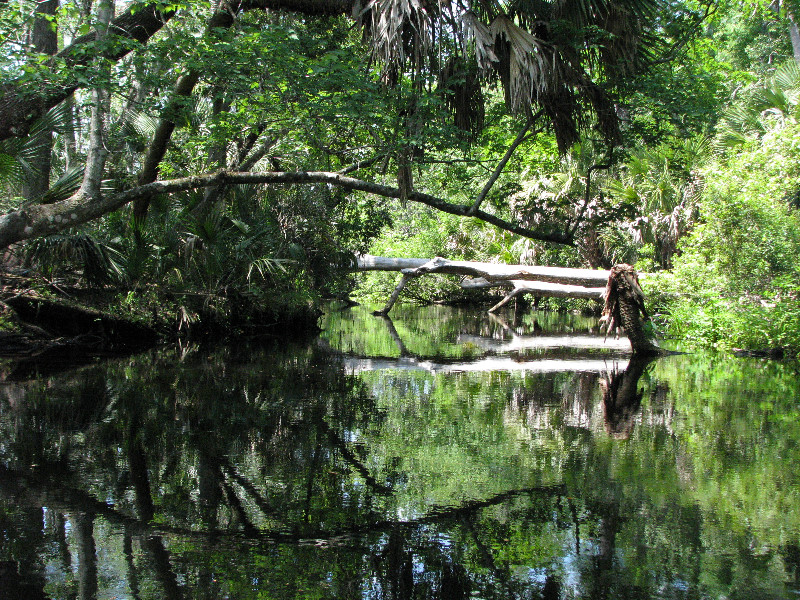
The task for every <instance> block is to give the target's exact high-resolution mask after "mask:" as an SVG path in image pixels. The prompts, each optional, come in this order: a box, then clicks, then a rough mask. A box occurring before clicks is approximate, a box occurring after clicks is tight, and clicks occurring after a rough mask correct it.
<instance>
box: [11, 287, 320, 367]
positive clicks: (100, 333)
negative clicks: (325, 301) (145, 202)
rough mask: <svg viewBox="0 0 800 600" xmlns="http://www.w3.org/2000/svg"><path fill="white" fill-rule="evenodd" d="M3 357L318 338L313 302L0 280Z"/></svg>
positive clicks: (79, 354)
mask: <svg viewBox="0 0 800 600" xmlns="http://www.w3.org/2000/svg"><path fill="white" fill-rule="evenodd" d="M0 281H1V282H2V286H1V287H0V357H4V358H20V359H30V358H41V359H46V358H47V357H64V356H69V357H75V356H81V355H103V354H115V353H128V352H135V351H138V350H142V349H145V348H148V347H153V346H156V345H158V344H161V343H167V342H171V341H175V340H178V339H187V340H204V339H212V340H214V341H221V340H225V339H234V338H237V337H253V336H269V335H281V334H286V333H291V334H293V335H296V336H304V335H314V334H316V333H318V332H319V327H318V325H317V321H318V319H319V316H320V314H321V311H320V310H319V309H318V308H317V307H316V306H315V305H314V304H313V303H311V302H291V303H290V302H288V301H287V299H285V298H282V297H276V298H274V299H272V301H258V300H257V299H256V298H248V297H246V296H244V295H242V294H228V295H221V294H203V293H200V292H195V293H191V294H190V293H181V294H176V293H172V292H169V291H165V290H161V289H159V288H158V287H157V286H152V285H151V286H141V287H138V288H135V289H124V290H122V289H119V288H112V287H105V288H88V287H81V286H76V285H69V284H66V283H63V282H54V281H48V280H46V279H44V278H42V277H40V276H36V275H28V274H14V273H3V274H2V275H1V276H0Z"/></svg>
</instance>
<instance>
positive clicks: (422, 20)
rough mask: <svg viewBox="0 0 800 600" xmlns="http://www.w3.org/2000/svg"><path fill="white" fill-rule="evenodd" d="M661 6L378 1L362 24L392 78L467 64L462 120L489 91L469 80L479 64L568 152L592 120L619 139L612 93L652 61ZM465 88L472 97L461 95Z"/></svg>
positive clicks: (618, 0)
mask: <svg viewBox="0 0 800 600" xmlns="http://www.w3.org/2000/svg"><path fill="white" fill-rule="evenodd" d="M657 8H658V0H565V1H559V2H555V1H549V2H548V1H540V0H539V1H537V0H475V1H474V2H471V1H469V0H454V1H451V2H440V3H434V2H424V1H423V0H372V1H371V2H369V3H368V4H367V5H366V8H365V9H364V11H363V12H361V13H360V20H361V22H362V24H363V25H364V27H365V29H366V32H367V34H368V36H369V39H370V40H371V43H372V48H373V53H374V56H375V57H376V58H377V59H378V60H380V61H381V62H382V64H383V65H384V78H385V80H386V81H388V82H390V83H391V82H395V81H397V79H398V75H399V73H406V74H411V76H412V77H418V76H419V75H420V74H421V73H424V72H425V70H426V69H427V68H431V67H434V68H435V67H437V65H438V66H442V67H443V66H447V67H448V69H449V70H450V72H451V73H452V65H453V60H454V59H460V60H462V61H463V64H464V68H463V69H462V72H461V73H458V75H459V76H460V77H461V79H460V80H458V81H456V82H455V83H451V84H450V85H451V86H453V89H451V92H452V93H453V94H454V95H455V96H456V97H458V98H460V102H459V103H457V104H456V106H454V107H453V108H454V109H455V110H456V112H457V113H458V112H459V111H460V112H462V113H464V112H465V111H468V110H469V108H470V107H471V106H473V103H472V101H473V100H474V95H477V94H480V93H481V90H480V87H478V86H475V85H474V83H473V81H472V80H471V79H470V78H469V77H468V76H467V75H468V74H469V73H470V69H469V66H468V65H469V64H473V65H476V66H477V68H478V69H479V73H480V75H481V76H482V77H483V78H484V79H488V80H492V79H494V80H499V81H500V82H501V84H502V86H503V89H504V91H505V96H506V102H507V104H508V106H509V108H510V109H511V110H512V112H514V113H517V114H523V115H531V114H532V113H533V112H536V111H537V110H541V114H542V115H543V116H545V117H546V118H547V119H548V121H549V122H550V124H551V125H552V127H553V131H554V132H555V135H556V138H557V141H558V146H559V149H560V150H561V151H562V152H565V151H566V150H567V149H568V148H569V147H570V146H571V145H572V144H573V143H575V142H576V141H577V140H578V132H579V129H580V126H581V125H583V124H584V123H585V122H587V121H588V119H586V115H587V114H593V115H594V117H595V120H596V122H597V126H598V129H599V130H600V132H601V133H602V134H603V136H604V138H605V139H606V141H608V142H611V143H615V142H617V141H618V139H619V130H618V126H617V117H616V113H615V109H614V105H613V103H612V101H611V100H610V98H609V95H608V89H607V88H608V87H609V86H613V85H614V84H615V83H617V82H619V81H620V78H621V77H625V76H629V75H631V74H633V73H634V72H636V71H637V70H638V69H639V68H640V67H642V66H643V64H645V63H646V62H647V60H648V54H650V53H651V52H652V51H653V49H654V48H655V47H656V44H657V41H656V37H655V36H654V35H653V34H654V32H653V31H652V30H650V29H648V23H653V22H655V21H656V19H655V15H656V12H657ZM442 59H445V60H444V61H443V60H442ZM459 86H460V87H461V88H462V89H457V88H459ZM464 86H469V89H470V90H471V91H472V96H473V97H470V95H464V94H461V95H458V94H457V92H459V91H463V87H464ZM472 114H474V112H473V113H472Z"/></svg>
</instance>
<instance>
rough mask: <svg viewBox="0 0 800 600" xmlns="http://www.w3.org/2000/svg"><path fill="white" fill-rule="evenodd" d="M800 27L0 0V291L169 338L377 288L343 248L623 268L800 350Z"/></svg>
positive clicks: (722, 328)
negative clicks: (99, 313)
mask: <svg viewBox="0 0 800 600" xmlns="http://www.w3.org/2000/svg"><path fill="white" fill-rule="evenodd" d="M798 12H800V6H798V7H795V6H794V4H792V3H790V2H786V1H784V2H779V1H775V2H772V3H769V4H768V3H766V2H763V1H748V2H731V1H728V0H723V1H720V2H713V3H705V2H696V1H694V0H685V1H684V0H681V1H674V2H673V1H670V2H666V1H660V2H658V1H651V0H616V1H614V2H610V1H597V0H570V1H564V2H549V3H548V2H541V3H537V2H528V1H525V2H521V1H516V2H515V1H511V2H490V1H486V2H474V3H461V2H439V3H426V2H422V1H414V0H380V1H375V2H371V3H367V4H361V3H359V2H345V1H337V2H319V1H316V0H262V1H252V2H229V3H208V2H182V3H180V2H179V3H165V2H160V1H159V2H153V1H145V0H134V1H133V2H130V3H125V4H122V3H119V4H116V5H115V3H114V2H113V0H111V1H108V0H103V1H101V2H92V0H80V1H74V2H72V1H67V0H45V1H40V2H35V1H33V0H4V1H1V2H0V46H1V47H2V52H0V190H2V191H0V213H2V215H0V246H2V247H3V248H4V249H5V250H4V262H5V268H6V271H7V276H11V275H24V276H25V277H26V278H28V279H26V283H25V285H26V286H31V287H33V288H34V289H35V291H36V293H37V294H39V295H42V296H45V297H48V296H51V297H54V296H66V297H68V298H70V299H72V300H77V301H78V302H80V303H83V304H93V305H97V306H101V307H103V308H105V309H107V310H112V311H114V312H115V313H116V314H121V315H126V316H128V317H131V318H134V319H140V320H142V321H144V322H147V323H148V324H150V325H153V326H155V327H157V328H158V329H160V331H161V332H162V334H164V335H174V334H176V332H184V333H185V332H191V331H193V330H194V331H200V330H202V331H209V330H214V329H217V330H238V331H257V330H259V328H260V327H263V326H264V325H272V324H274V323H276V322H285V321H286V320H287V319H289V320H291V319H294V322H295V323H297V322H302V321H306V322H308V321H313V314H314V312H313V311H314V308H315V307H316V306H317V305H318V304H319V303H320V302H321V301H322V300H323V299H327V298H332V297H333V298H336V297H338V298H343V297H346V296H348V295H351V294H352V295H354V296H355V297H356V298H359V299H376V300H384V299H385V298H386V296H387V295H388V294H389V293H390V290H391V289H392V288H393V287H394V284H395V279H394V276H390V275H387V274H375V273H370V274H368V275H363V274H362V275H359V276H355V275H354V274H353V273H352V271H351V266H352V261H353V256H354V254H355V253H358V252H371V253H373V254H379V255H386V256H398V257H399V256H407V257H422V258H430V257H433V256H444V257H447V258H450V259H467V260H481V261H489V262H507V263H522V264H540V265H553V266H576V267H577V266H586V267H592V268H600V267H602V268H608V267H610V266H611V265H613V264H615V263H620V262H628V263H631V264H634V265H635V266H636V267H637V269H639V270H640V271H644V272H647V273H649V274H651V275H650V276H648V277H647V279H646V280H645V281H644V284H645V292H646V294H647V297H648V301H649V303H650V304H651V306H650V308H651V313H653V314H654V315H655V317H656V322H657V324H658V326H659V327H660V328H661V333H662V334H663V335H666V336H669V337H673V338H676V339H677V340H679V341H680V343H681V344H682V345H683V346H684V347H692V346H709V347H716V348H720V349H733V348H745V349H750V350H761V351H775V350H779V351H781V352H783V353H788V354H790V355H797V354H798V353H800V276H799V275H800V266H799V265H800V263H798V259H797V257H798V256H800V216H799V214H800V213H798V210H800V179H798V177H799V176H800V125H799V124H798V116H800V106H799V104H800V67H799V66H798V61H800V33H798V29H797V26H796V24H795V19H794V14H797V13H798ZM16 287H18V286H16ZM18 292H19V290H18V289H16V288H15V289H14V290H12V291H7V293H8V294H10V293H14V294H18ZM404 294H405V295H406V297H407V298H411V299H415V300H418V301H423V302H438V301H452V300H457V299H469V298H463V294H464V292H463V291H462V290H460V289H459V288H458V286H457V282H454V281H452V280H450V279H447V278H437V277H429V278H419V279H418V280H416V281H414V282H413V284H412V285H410V286H409V288H408V289H407V291H406V292H405V293H404ZM4 299H6V298H4ZM473 299H474V298H473ZM546 304H547V305H548V306H550V307H552V308H572V309H575V308H585V307H584V306H582V305H579V304H577V303H575V302H566V301H563V300H549V301H547V303H546ZM3 308H4V311H3V315H4V316H3V326H4V327H13V326H14V325H15V320H14V319H13V318H11V312H12V310H11V309H10V308H8V306H4V307H3Z"/></svg>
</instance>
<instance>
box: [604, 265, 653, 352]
mask: <svg viewBox="0 0 800 600" xmlns="http://www.w3.org/2000/svg"><path fill="white" fill-rule="evenodd" d="M600 321H601V322H602V323H607V328H606V336H608V334H609V333H610V332H612V331H614V330H615V329H616V328H617V327H622V329H624V330H625V333H626V334H627V336H628V339H629V340H630V342H631V349H632V350H633V355H634V356H657V355H659V354H662V353H663V351H662V350H661V348H659V347H658V345H657V344H656V341H655V338H654V337H653V334H652V327H651V326H648V325H649V322H650V316H649V315H648V314H647V310H646V309H645V306H644V293H643V292H642V288H641V287H640V286H639V276H638V274H637V273H636V269H634V268H633V267H632V266H630V265H626V264H620V265H616V266H615V267H613V268H612V269H611V273H610V274H609V276H608V283H607V284H606V291H605V306H603V316H602V317H601V319H600Z"/></svg>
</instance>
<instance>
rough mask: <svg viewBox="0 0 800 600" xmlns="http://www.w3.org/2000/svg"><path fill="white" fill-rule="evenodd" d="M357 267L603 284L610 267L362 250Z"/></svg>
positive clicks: (366, 269)
mask: <svg viewBox="0 0 800 600" xmlns="http://www.w3.org/2000/svg"><path fill="white" fill-rule="evenodd" d="M357 269H358V270H359V271H400V272H401V273H402V272H404V271H406V270H408V271H413V273H411V272H410V273H409V274H411V275H422V274H425V273H443V274H447V275H469V276H471V277H480V278H483V279H484V280H486V281H489V282H497V281H546V282H549V283H560V284H564V285H576V286H592V287H594V286H602V287H603V288H605V285H606V283H607V282H608V275H609V271H595V270H593V269H567V268H563V267H535V266H527V265H502V264H496V263H484V262H473V261H468V260H447V259H446V258H441V257H438V256H437V257H436V258H434V259H433V260H429V259H424V258H389V257H385V256H372V255H371V254H361V255H359V256H358V257H357Z"/></svg>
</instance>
